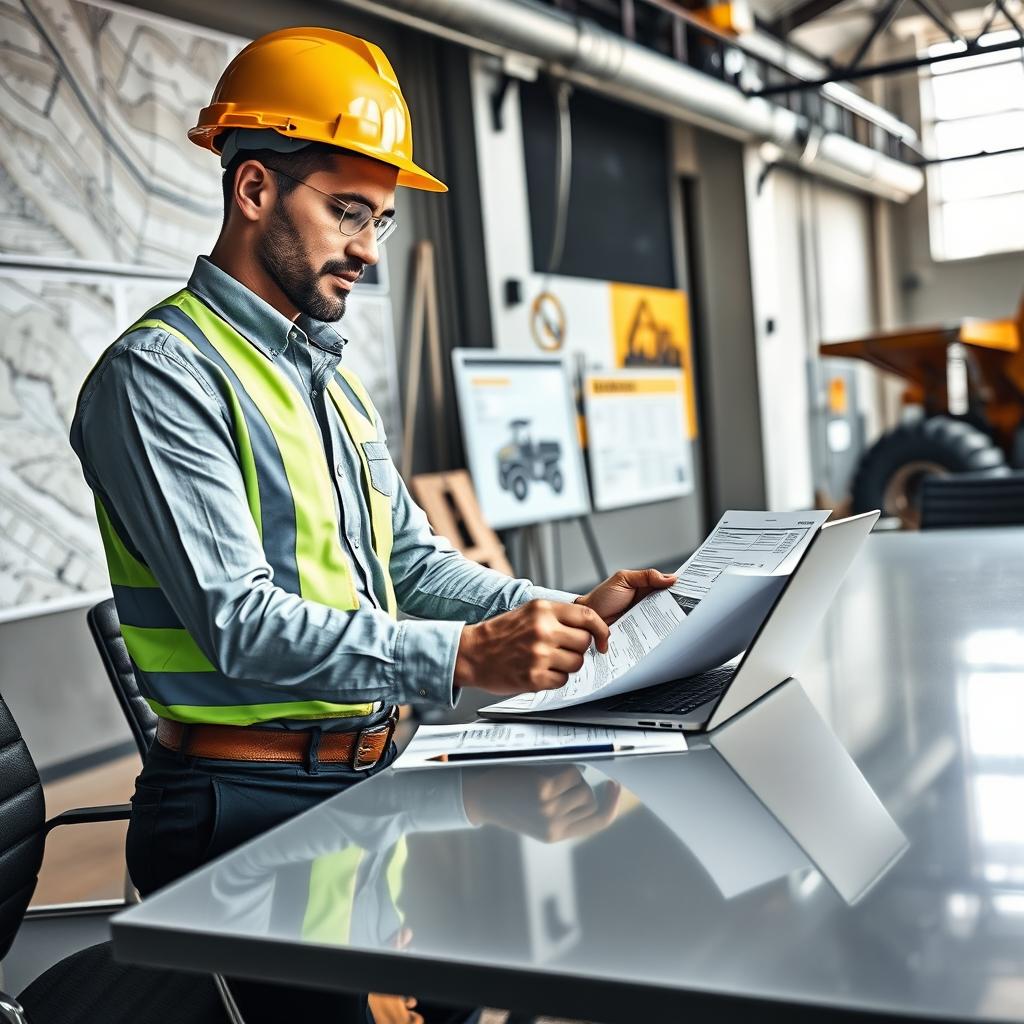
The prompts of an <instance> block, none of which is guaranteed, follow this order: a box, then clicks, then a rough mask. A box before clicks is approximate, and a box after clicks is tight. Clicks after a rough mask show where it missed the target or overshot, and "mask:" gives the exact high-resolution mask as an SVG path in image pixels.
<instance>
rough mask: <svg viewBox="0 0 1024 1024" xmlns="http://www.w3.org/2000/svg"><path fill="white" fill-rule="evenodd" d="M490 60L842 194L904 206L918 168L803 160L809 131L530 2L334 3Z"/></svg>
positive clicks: (853, 153) (763, 105)
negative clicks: (516, 60)
mask: <svg viewBox="0 0 1024 1024" xmlns="http://www.w3.org/2000/svg"><path fill="white" fill-rule="evenodd" d="M338 2H341V3H345V4H348V5H349V6H352V7H357V8H360V9H362V10H365V11H370V12H372V13H374V14H377V15H380V16H381V17H384V18H388V19H389V20H392V21H399V22H401V23H404V24H406V25H411V26H413V27H415V28H417V29H420V30H422V31H426V32H432V33H434V34H437V35H440V36H443V37H445V38H448V39H455V40H456V41H458V42H460V43H463V44H465V45H468V46H477V47H478V48H480V49H483V50H485V51H486V52H490V53H503V54H508V55H513V56H519V57H522V58H526V59H527V60H528V61H532V62H534V63H536V64H539V65H542V66H544V67H546V69H547V70H549V71H551V72H552V73H553V74H555V75H561V76H562V77H564V78H566V79H568V80H569V81H572V82H575V83H576V84H579V85H583V86H586V87H588V88H592V89H594V90H596V91H599V92H602V93H605V94H607V95H609V96H611V97H613V98H614V99H618V100H621V101H625V102H629V103H633V104H635V105H636V106H640V107H644V108H646V109H648V110H653V111H657V112H659V113H661V114H663V115H665V116H668V117H672V118H676V119H678V120H682V121H686V122H689V123H691V124H696V125H698V126H700V127H703V128H708V129H710V130H713V131H717V132H720V133H724V134H727V135H730V136H732V137H733V138H736V139H740V140H742V141H745V142H772V143H774V144H775V145H777V146H778V147H779V149H780V150H781V151H782V157H783V160H784V161H786V162H790V163H792V164H793V165H794V166H800V167H802V168H803V169H804V170H806V171H808V172H810V173H812V174H817V175H820V176H821V177H824V178H828V179H830V180H832V181H837V182H840V183H841V184H844V185H846V186H848V187H851V188H855V189H859V190H861V191H864V192H869V193H871V194H873V195H878V196H882V197H883V198H885V199H891V200H894V201H896V202H906V201H907V200H908V199H909V198H910V197H911V196H913V195H914V194H915V193H917V192H919V191H920V190H921V188H922V186H923V185H924V175H923V174H922V172H921V170H920V169H919V168H917V167H914V166H912V165H910V164H906V163H903V162H902V161H899V160H894V159H892V158H891V157H889V156H886V155H885V154H884V153H879V152H878V151H876V150H874V149H870V148H869V147H867V146H864V145H861V144H860V143H859V142H855V141H854V140H852V139H849V138H847V137H845V136H842V135H838V134H836V133H834V132H829V133H826V134H825V135H824V137H823V138H822V140H821V143H820V145H818V146H817V147H816V150H815V152H814V154H813V156H812V157H811V158H810V159H808V158H807V155H806V142H807V139H808V137H809V135H810V133H811V124H810V122H809V121H808V120H807V118H805V117H804V116H802V115H800V114H796V113H794V112H793V111H791V110H787V109H786V108H785V107H780V106H778V105H777V104H774V103H771V102H770V101H768V100H764V99H758V98H754V97H747V96H744V95H743V93H741V92H740V91H739V90H738V89H736V88H734V87H733V86H730V85H727V84H726V83H725V82H720V81H719V80H718V79H716V78H713V77H712V76H710V75H706V74H704V73H702V72H700V71H697V70H695V69H694V68H692V67H689V66H688V65H686V64H681V63H679V62H678V61H675V60H672V59H671V58H669V57H666V56H663V55H662V54H660V53H657V52H655V51H654V50H648V49H647V48H645V47H643V46H640V45H638V44H637V43H633V42H631V41H629V40H628V39H624V38H622V37H621V36H617V35H615V34H614V33H612V32H609V31H607V30H605V29H603V28H601V27H600V26H599V25H596V24H594V23H593V22H591V21H588V20H586V19H584V18H579V17H574V16H572V15H569V14H567V13H565V12H562V11H557V10H553V9H551V8H547V7H542V6H540V5H537V4H533V3H530V2H529V0H387V3H383V2H377V0H338Z"/></svg>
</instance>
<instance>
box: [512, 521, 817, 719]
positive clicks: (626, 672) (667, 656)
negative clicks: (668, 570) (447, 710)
mask: <svg viewBox="0 0 1024 1024" xmlns="http://www.w3.org/2000/svg"><path fill="white" fill-rule="evenodd" d="M828 516H829V513H828V512H827V511H810V512H792V513H777V512H726V514H725V515H724V516H722V518H721V520H720V521H719V523H718V525H717V526H716V527H715V529H714V530H713V531H712V533H711V535H710V536H709V537H708V539H707V540H706V541H704V543H703V544H702V545H701V546H700V547H699V548H698V549H697V550H696V551H695V552H694V553H693V554H692V555H691V556H690V557H689V558H688V559H687V560H686V561H685V562H684V563H683V564H682V565H681V566H680V567H679V569H678V570H677V575H678V576H679V579H678V580H677V581H676V583H675V584H673V586H672V588H671V589H670V590H661V591H657V592H655V593H653V594H650V595H648V596H647V597H645V598H644V599H643V600H642V601H640V602H638V603H637V604H636V605H635V606H634V607H633V608H631V609H630V610H629V611H628V612H627V613H626V614H625V615H623V616H622V618H620V619H619V620H618V621H616V622H615V623H613V624H612V627H611V631H610V633H611V635H610V638H609V641H608V652H607V653H606V654H599V653H598V651H597V648H596V647H595V646H594V645H593V644H591V647H590V649H589V650H588V651H587V653H586V655H585V656H584V663H583V667H582V668H581V669H580V670H579V671H578V672H575V673H573V674H572V675H571V676H569V680H568V682H567V683H566V684H565V685H564V686H562V687H560V688H559V689H557V690H545V691H543V692H541V693H523V694H519V695H518V696H515V697H511V698H509V699H508V700H505V701H502V702H501V703H500V704H498V705H494V706H495V707H500V708H502V710H505V711H515V712H522V713H527V712H531V711H541V710H543V711H554V710H556V709H558V708H566V707H572V706H573V705H576V704H583V703H585V702H586V701H589V700H595V699H598V698H604V697H613V696H616V695H618V694H621V693H627V692H629V691H631V690H639V689H641V688H642V687H645V686H654V685H655V684H657V683H664V682H668V681H669V680H671V679H682V678H684V677H686V676H691V675H696V674H697V673H698V672H703V671H705V670H707V669H709V668H714V667H715V666H717V665H722V664H724V663H725V662H727V661H729V660H730V659H732V658H734V657H736V655H738V654H740V652H742V651H743V650H745V649H746V647H747V646H748V645H749V643H750V641H751V640H753V638H754V636H755V634H756V633H757V631H758V629H759V628H760V626H761V623H762V622H763V621H764V619H765V617H766V616H767V615H768V613H769V611H770V610H771V607H772V605H773V604H774V603H775V599H776V597H778V595H779V592H780V591H781V590H782V587H783V586H784V585H785V582H786V578H787V577H788V575H789V573H790V572H792V570H793V569H794V568H795V567H796V565H797V563H798V562H799V560H800V558H801V557H802V556H803V554H804V552H805V551H806V550H807V547H808V545H809V544H810V543H811V540H812V539H813V537H814V535H815V533H816V532H817V531H818V530H819V529H820V528H821V526H822V525H823V524H824V522H825V521H826V520H827V519H828Z"/></svg>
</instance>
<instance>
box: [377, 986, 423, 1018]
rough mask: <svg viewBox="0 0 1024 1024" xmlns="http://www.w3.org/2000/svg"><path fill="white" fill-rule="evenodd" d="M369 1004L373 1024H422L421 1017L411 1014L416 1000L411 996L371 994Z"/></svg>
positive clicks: (420, 1015)
mask: <svg viewBox="0 0 1024 1024" xmlns="http://www.w3.org/2000/svg"><path fill="white" fill-rule="evenodd" d="M369 1004H370V1013H371V1015H372V1017H373V1020H374V1021H375V1024H423V1015H422V1014H419V1013H414V1012H413V1007H414V1006H415V1005H416V1000H415V999H413V998H412V997H411V996H390V995H383V994H382V993H380V992H371V993H370V998H369Z"/></svg>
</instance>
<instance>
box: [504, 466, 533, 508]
mask: <svg viewBox="0 0 1024 1024" xmlns="http://www.w3.org/2000/svg"><path fill="white" fill-rule="evenodd" d="M508 481H509V486H510V487H511V488H512V493H513V494H514V495H515V498H516V501H526V495H527V493H528V492H529V490H530V485H529V484H528V483H527V482H526V474H525V473H523V472H521V471H519V470H513V471H512V472H511V473H509V475H508Z"/></svg>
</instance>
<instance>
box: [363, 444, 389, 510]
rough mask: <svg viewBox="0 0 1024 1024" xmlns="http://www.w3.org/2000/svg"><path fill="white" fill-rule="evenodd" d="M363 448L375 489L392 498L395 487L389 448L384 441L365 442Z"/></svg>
mask: <svg viewBox="0 0 1024 1024" xmlns="http://www.w3.org/2000/svg"><path fill="white" fill-rule="evenodd" d="M362 448H363V455H364V457H365V458H366V465H367V467H368V468H369V470H370V483H371V484H372V485H373V489H374V490H375V491H379V492H380V493H381V494H384V495H386V496H387V497H389V498H390V497H391V493H392V490H393V487H392V474H391V454H390V452H389V451H388V446H387V445H386V444H385V443H384V442H383V441H363V442H362Z"/></svg>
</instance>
